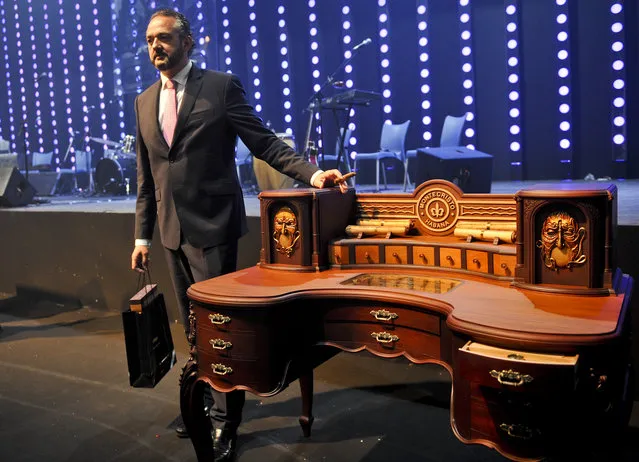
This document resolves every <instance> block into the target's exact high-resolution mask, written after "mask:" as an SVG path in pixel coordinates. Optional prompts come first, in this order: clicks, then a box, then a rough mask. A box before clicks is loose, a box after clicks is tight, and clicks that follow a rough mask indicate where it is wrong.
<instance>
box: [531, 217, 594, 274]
mask: <svg viewBox="0 0 639 462" xmlns="http://www.w3.org/2000/svg"><path fill="white" fill-rule="evenodd" d="M585 236H586V230H585V229H584V228H583V227H581V228H579V227H578V225H577V222H576V221H575V219H574V218H573V217H572V216H570V215H569V214H567V213H565V212H557V213H553V214H551V215H549V216H548V217H547V218H546V220H544V224H543V226H542V229H541V239H540V240H538V241H537V247H538V248H540V249H541V251H542V258H543V261H544V265H545V266H546V267H547V268H550V269H552V270H554V271H559V270H560V269H563V268H568V269H570V268H572V267H573V266H575V265H583V264H584V263H585V262H586V255H584V254H583V253H582V244H583V240H584V237H585Z"/></svg>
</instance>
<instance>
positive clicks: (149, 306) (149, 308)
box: [122, 284, 177, 388]
mask: <svg viewBox="0 0 639 462" xmlns="http://www.w3.org/2000/svg"><path fill="white" fill-rule="evenodd" d="M122 325H123V327H124V343H125V345H126V359H127V363H128V367H129V383H130V385H131V386H132V387H136V388H153V387H154V386H155V385H156V384H157V383H158V382H159V381H160V380H162V377H164V376H165V375H166V373H167V372H169V370H171V368H172V367H173V365H174V364H175V363H176V361H177V358H176V355H175V348H174V346H173V338H172V337H171V329H170V328H169V318H168V315H167V313H166V305H165V304H164V296H163V295H162V293H161V292H160V291H159V290H158V287H157V284H147V285H145V286H144V287H143V288H142V289H140V291H139V292H138V293H137V294H135V295H134V296H133V297H131V299H130V301H129V310H127V311H124V312H123V313H122Z"/></svg>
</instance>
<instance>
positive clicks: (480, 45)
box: [0, 0, 639, 180]
mask: <svg viewBox="0 0 639 462" xmlns="http://www.w3.org/2000/svg"><path fill="white" fill-rule="evenodd" d="M615 5H620V9H619V8H617V7H616V6H615ZM164 6H169V7H176V8H178V9H179V10H180V11H182V12H184V13H185V14H186V15H187V16H188V17H189V18H190V20H191V23H192V29H193V32H194V36H195V40H196V50H195V53H194V55H193V59H194V60H195V61H196V63H197V65H198V66H202V67H206V68H210V69H219V70H222V71H231V72H234V73H236V74H238V75H239V76H240V78H241V79H242V81H243V83H244V85H245V87H246V90H247V94H248V96H249V99H250V100H251V101H252V102H253V103H255V104H256V105H257V106H259V108H260V114H261V116H262V117H263V118H264V120H265V121H268V122H269V123H270V124H271V126H272V127H273V129H274V130H275V131H277V132H284V131H287V130H288V131H291V132H292V133H293V134H294V135H295V137H296V140H297V142H298V147H300V146H299V144H300V143H301V141H302V140H303V138H304V134H305V131H306V127H307V113H306V112H305V108H306V107H307V105H308V102H309V98H311V96H312V95H313V93H314V91H315V90H316V88H317V87H316V86H317V85H321V84H323V83H324V82H325V81H326V78H327V77H328V76H329V75H330V74H331V73H332V72H333V71H335V70H336V69H337V68H338V67H339V65H340V63H342V61H343V60H344V59H345V53H347V52H348V51H349V50H352V48H353V47H354V46H355V45H356V44H358V43H361V42H362V41H363V40H365V39H366V38H370V39H371V43H370V44H369V45H367V46H364V47H362V48H360V49H359V50H358V51H357V52H356V53H354V54H353V55H352V61H351V62H350V66H349V68H348V70H349V71H350V72H346V70H342V71H341V72H338V73H337V75H336V78H335V80H336V81H339V82H344V87H342V88H341V89H339V90H336V89H335V88H333V87H332V86H328V88H327V89H326V91H325V92H324V96H330V95H331V94H333V93H335V92H338V91H342V90H345V89H349V88H355V89H360V90H366V91H374V92H379V93H381V94H382V98H381V99H380V100H379V101H374V102H373V103H372V104H371V105H370V106H369V107H357V108H355V111H354V114H353V117H352V119H351V121H352V123H353V128H354V129H355V130H354V132H353V138H352V140H351V141H352V143H351V146H350V150H351V151H352V152H369V151H372V150H375V149H376V148H377V147H378V145H379V136H380V131H381V126H382V124H383V123H384V121H387V120H390V121H393V122H398V123H399V122H403V121H405V120H411V121H412V124H411V128H410V130H409V133H408V139H407V147H408V148H416V147H420V146H436V145H437V144H438V142H439V135H440V131H441V127H442V124H443V121H444V118H445V116H446V115H448V114H453V115H461V114H463V113H465V112H471V113H472V114H473V120H472V121H470V122H469V124H468V127H469V128H470V129H471V130H470V131H467V132H466V133H465V136H464V140H463V142H464V144H472V145H473V146H474V147H475V148H476V149H479V150H481V151H484V152H487V153H489V154H492V155H493V156H494V157H495V162H494V174H493V179H494V180H519V179H533V180H535V179H566V178H583V177H584V175H586V174H587V173H592V174H594V175H595V176H596V177H602V176H613V177H626V178H630V177H637V176H639V166H638V165H637V161H636V159H635V157H636V156H637V154H636V151H637V148H636V147H637V144H638V142H639V140H638V139H637V137H638V136H639V135H637V132H638V130H632V127H633V125H632V124H633V119H636V117H634V118H633V117H632V116H633V115H636V113H637V107H638V106H639V104H637V90H636V86H637V82H639V79H637V78H636V76H637V73H636V70H637V60H638V53H637V45H636V41H637V34H636V30H637V26H638V25H639V24H638V23H639V14H638V12H637V6H636V2H634V1H632V2H631V1H627V0H626V1H622V0H619V1H613V0H598V1H596V2H594V1H593V2H584V1H579V2H578V1H576V0H566V1H564V0H537V1H521V0H457V1H453V0H450V1H448V0H446V1H444V0H386V1H384V0H316V1H314V0H253V1H251V0H224V1H223V0H216V1H211V0H208V1H204V0H176V1H149V0H113V1H111V2H106V1H101V0H82V1H80V0H76V1H73V0H11V1H9V0H0V25H1V28H2V37H1V38H0V65H1V66H2V69H4V71H5V72H4V75H3V78H4V80H5V82H6V83H5V87H6V92H3V93H2V94H0V98H2V100H0V136H1V137H2V138H4V139H6V140H9V141H10V142H11V150H12V151H15V152H18V153H20V154H23V153H24V151H25V145H26V151H27V152H49V151H54V153H55V156H56V157H57V159H58V162H59V165H60V166H63V164H64V163H65V162H69V158H68V156H67V157H66V159H65V154H66V152H67V150H68V149H69V147H70V143H71V138H70V135H71V134H73V133H79V135H75V136H74V138H73V141H72V143H73V144H72V146H71V148H72V150H74V149H91V150H93V151H95V152H97V154H98V156H99V155H101V153H102V152H103V150H104V149H106V148H109V146H106V145H104V144H102V143H99V142H96V141H94V140H92V138H93V139H95V138H98V139H106V140H111V141H113V140H115V141H119V140H121V139H122V138H123V137H124V136H125V135H127V134H133V133H134V132H135V129H134V128H135V127H134V117H133V101H134V99H135V96H136V95H137V94H138V93H139V92H140V91H142V90H143V89H144V88H146V87H147V86H148V85H149V84H151V83H152V82H153V81H154V80H155V79H156V78H157V73H156V71H155V69H154V68H153V67H152V66H151V65H150V63H149V61H148V55H147V51H146V47H145V40H144V33H145V28H146V23H147V21H148V17H149V16H150V14H151V13H152V11H154V10H155V9H157V8H159V7H164ZM509 8H514V10H513V9H511V10H510V13H509V12H508V11H509ZM616 22H619V23H621V24H622V27H621V30H617V31H615V27H616V26H615V25H614V24H615V23H616ZM510 23H514V24H515V26H512V25H509V24H510ZM312 30H313V32H311V31H312ZM562 31H563V32H565V33H566V37H567V40H565V41H563V42H562V41H560V40H559V38H558V37H560V34H561V33H562ZM464 34H465V35H464ZM513 40H514V42H513ZM618 42H620V43H621V50H620V49H619V45H618V44H617V45H615V43H618ZM314 43H315V44H316V45H314ZM562 47H563V48H565V50H564V51H566V52H567V57H564V58H563V60H561V59H560V58H558V56H559V55H560V53H561V50H562ZM346 56H348V55H346ZM512 57H516V58H517V63H518V64H517V66H514V67H513V66H512V65H511V64H510V63H511V62H512V61H509V58H512ZM615 62H622V69H621V70H619V69H617V70H615V69H614V66H615V64H614V63H615ZM256 66H257V72H256ZM465 66H466V67H465ZM467 66H470V68H469V67H467ZM562 69H565V70H566V72H567V73H568V75H564V76H561V73H562V72H563V71H562ZM513 74H515V77H513V76H512V75H513ZM620 79H622V80H623V82H624V83H623V85H622V87H621V88H619V84H618V83H617V84H615V82H618V81H619V80H620ZM469 82H470V83H469ZM348 85H350V87H349V86H348ZM562 87H566V88H567V89H568V90H567V94H563V95H562V92H565V90H562ZM513 91H514V92H516V95H517V97H516V98H514V99H513ZM620 98H621V100H620ZM620 101H622V102H623V104H622V105H621V106H620V105H619V104H620ZM566 102H568V103H566ZM562 104H569V108H570V109H569V111H567V112H566V113H562V112H561V111H560V107H561V105H562ZM513 108H516V110H517V111H518V114H519V115H518V116H517V117H513ZM323 115H324V117H323V120H324V125H323V127H324V130H323V137H324V138H323V139H324V141H325V143H326V145H327V146H333V145H334V142H335V134H336V123H335V120H334V119H333V115H332V114H331V113H330V112H325V113H324V114H323ZM620 117H621V118H622V119H623V123H622V124H621V125H620V121H621V120H622V119H620ZM513 127H514V128H513ZM23 128H24V129H25V130H24V132H25V136H23ZM615 136H616V137H617V138H615ZM619 136H621V137H622V138H619ZM613 139H616V140H617V142H616V143H615V142H614V141H613ZM562 140H564V141H562ZM565 141H567V142H565ZM620 141H622V142H620ZM513 143H515V144H513ZM562 143H563V144H564V147H562ZM513 146H519V149H516V150H515V149H513ZM566 146H567V147H566ZM395 169H396V170H397V178H400V177H401V171H400V170H401V166H400V165H397V166H395ZM363 173H366V172H363Z"/></svg>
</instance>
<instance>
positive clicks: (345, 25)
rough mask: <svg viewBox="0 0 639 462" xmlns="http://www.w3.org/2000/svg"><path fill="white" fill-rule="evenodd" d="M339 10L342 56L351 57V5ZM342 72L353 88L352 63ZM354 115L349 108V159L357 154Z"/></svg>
mask: <svg viewBox="0 0 639 462" xmlns="http://www.w3.org/2000/svg"><path fill="white" fill-rule="evenodd" d="M341 12H342V44H343V46H344V58H346V59H349V58H351V57H352V52H351V46H352V43H351V42H352V37H351V30H352V25H353V22H352V17H351V7H350V6H349V5H346V4H342V10H341ZM344 73H345V76H346V82H345V85H346V87H348V88H353V65H352V64H347V65H346V67H345V68H344ZM355 116H356V111H355V109H351V112H350V114H349V120H350V122H349V124H348V128H349V129H350V131H351V139H350V146H352V147H353V148H354V149H353V150H352V151H350V153H349V155H350V157H351V159H355V156H356V155H357V151H356V149H357V137H356V136H355V130H356V128H357V124H356V123H355Z"/></svg>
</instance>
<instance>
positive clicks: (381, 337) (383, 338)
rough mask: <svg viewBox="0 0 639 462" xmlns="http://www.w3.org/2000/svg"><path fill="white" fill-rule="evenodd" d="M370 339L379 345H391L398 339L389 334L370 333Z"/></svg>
mask: <svg viewBox="0 0 639 462" xmlns="http://www.w3.org/2000/svg"><path fill="white" fill-rule="evenodd" d="M371 337H373V338H374V339H375V340H377V341H378V342H379V343H392V342H397V341H399V337H398V336H397V335H393V334H389V333H388V332H372V333H371Z"/></svg>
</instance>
